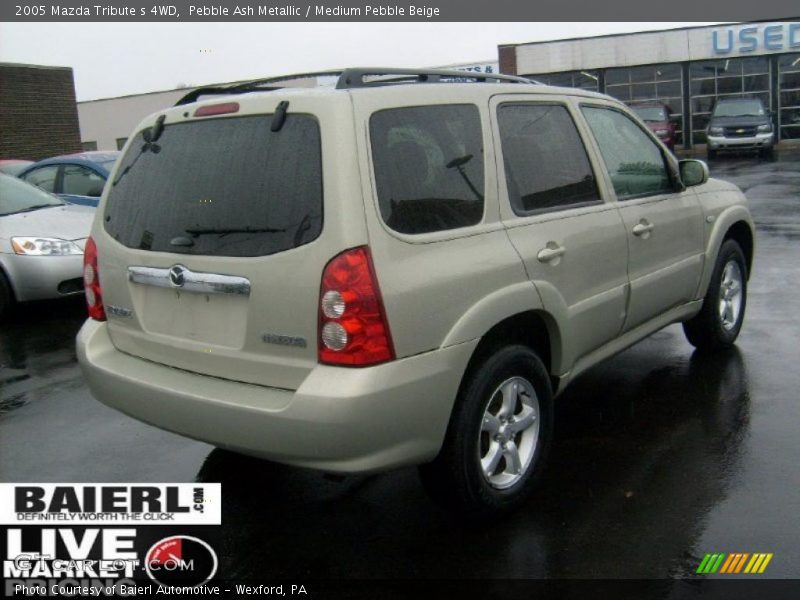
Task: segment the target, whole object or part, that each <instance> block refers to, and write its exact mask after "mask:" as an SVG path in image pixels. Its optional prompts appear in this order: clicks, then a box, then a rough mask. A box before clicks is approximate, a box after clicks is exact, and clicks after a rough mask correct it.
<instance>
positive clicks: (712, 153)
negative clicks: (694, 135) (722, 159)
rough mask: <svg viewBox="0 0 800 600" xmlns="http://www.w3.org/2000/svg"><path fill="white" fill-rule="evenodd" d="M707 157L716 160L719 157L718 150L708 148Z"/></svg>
mask: <svg viewBox="0 0 800 600" xmlns="http://www.w3.org/2000/svg"><path fill="white" fill-rule="evenodd" d="M706 158H707V159H708V160H714V159H715V158H717V151H716V150H707V151H706Z"/></svg>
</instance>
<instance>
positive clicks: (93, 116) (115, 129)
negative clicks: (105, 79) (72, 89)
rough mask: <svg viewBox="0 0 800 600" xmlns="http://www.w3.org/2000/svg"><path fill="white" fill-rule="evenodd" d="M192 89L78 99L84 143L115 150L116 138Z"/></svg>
mask: <svg viewBox="0 0 800 600" xmlns="http://www.w3.org/2000/svg"><path fill="white" fill-rule="evenodd" d="M189 91H190V90H189V89H185V90H172V91H168V92H155V93H152V94H139V95H136V96H123V97H121V98H108V99H105V100H90V101H88V102H78V121H79V123H80V127H81V141H82V142H96V143H97V149H98V150H116V149H117V138H123V137H125V138H126V137H128V136H129V135H130V134H131V132H133V130H134V129H135V127H136V126H137V125H138V124H139V123H140V122H141V121H142V119H144V118H145V117H146V116H147V115H149V114H151V113H154V112H157V111H159V110H164V109H165V108H168V107H170V106H173V105H174V104H175V102H177V101H178V100H179V99H180V98H181V96H184V95H186V94H188V93H189Z"/></svg>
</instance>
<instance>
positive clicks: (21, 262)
mask: <svg viewBox="0 0 800 600" xmlns="http://www.w3.org/2000/svg"><path fill="white" fill-rule="evenodd" d="M0 263H1V264H2V267H3V270H4V271H5V272H6V275H7V276H8V279H9V281H10V282H11V287H12V288H13V289H14V297H15V298H16V299H17V300H18V301H19V302H27V301H28V300H46V299H48V298H61V297H62V296H71V295H74V294H80V293H82V292H83V280H82V277H83V255H82V254H76V255H70V256H20V255H17V254H3V255H0Z"/></svg>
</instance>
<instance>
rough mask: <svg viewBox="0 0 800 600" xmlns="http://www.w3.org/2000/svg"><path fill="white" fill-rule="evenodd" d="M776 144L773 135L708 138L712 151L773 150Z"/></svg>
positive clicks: (760, 134)
mask: <svg viewBox="0 0 800 600" xmlns="http://www.w3.org/2000/svg"><path fill="white" fill-rule="evenodd" d="M774 143H775V136H774V135H773V134H772V133H759V134H756V135H754V136H752V137H742V138H731V137H716V136H708V148H709V149H710V150H746V149H748V148H749V149H756V148H771V147H772V146H773V144H774Z"/></svg>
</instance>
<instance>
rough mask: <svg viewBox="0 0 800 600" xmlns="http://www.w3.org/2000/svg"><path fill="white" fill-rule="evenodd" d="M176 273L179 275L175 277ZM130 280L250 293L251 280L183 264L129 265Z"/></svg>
mask: <svg viewBox="0 0 800 600" xmlns="http://www.w3.org/2000/svg"><path fill="white" fill-rule="evenodd" d="M176 273H177V274H178V277H175V274H176ZM171 275H172V276H171ZM128 281H131V282H132V283H138V284H141V285H152V286H154V287H162V288H170V289H173V290H183V291H186V292H196V293H198V294H235V295H239V296H249V295H250V280H249V279H247V278H246V277H237V276H235V275H220V274H218V273H199V272H195V271H190V270H189V269H187V268H186V267H184V266H183V265H175V266H173V267H170V268H168V269H157V268H154V267H136V266H134V267H128ZM176 281H178V282H179V283H177V282H176Z"/></svg>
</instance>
